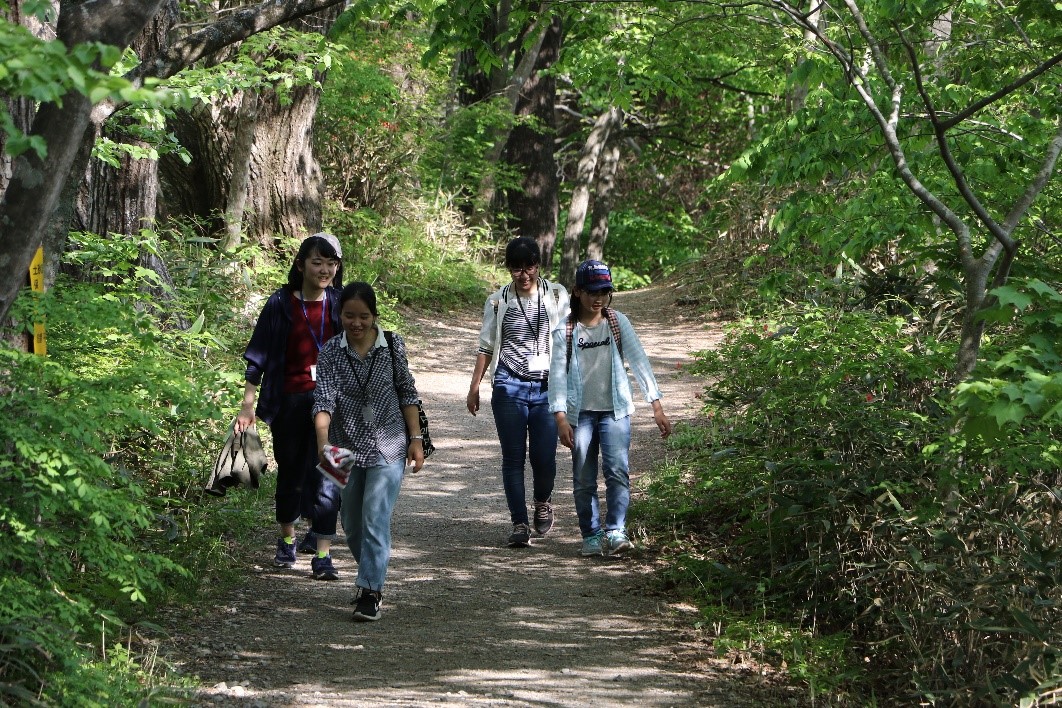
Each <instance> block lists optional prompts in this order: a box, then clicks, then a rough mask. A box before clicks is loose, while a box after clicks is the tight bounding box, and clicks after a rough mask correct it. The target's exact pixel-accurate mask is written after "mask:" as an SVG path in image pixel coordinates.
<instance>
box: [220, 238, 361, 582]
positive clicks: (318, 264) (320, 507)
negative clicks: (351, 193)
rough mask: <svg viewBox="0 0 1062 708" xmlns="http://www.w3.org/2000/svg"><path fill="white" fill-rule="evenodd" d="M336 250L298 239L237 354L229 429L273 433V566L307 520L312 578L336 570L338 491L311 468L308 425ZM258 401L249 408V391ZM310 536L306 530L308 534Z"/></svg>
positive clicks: (335, 321)
mask: <svg viewBox="0 0 1062 708" xmlns="http://www.w3.org/2000/svg"><path fill="white" fill-rule="evenodd" d="M342 258H343V250H342V248H341V246H340V244H339V240H338V239H337V238H336V237H335V236H333V235H332V234H329V233H317V234H314V235H313V236H310V237H309V238H307V239H305V240H304V241H303V242H302V245H301V246H300V247H299V252H298V253H297V254H296V256H295V261H294V262H293V263H292V265H291V269H290V271H289V272H288V282H287V283H286V284H285V285H284V286H283V287H281V288H280V289H278V290H277V291H276V292H274V293H273V294H272V295H270V297H269V299H268V300H267V301H266V304H265V306H264V307H263V308H262V313H261V314H260V315H259V316H258V321H257V323H256V324H255V327H254V333H253V334H252V335H251V341H250V343H249V344H248V345H247V349H246V351H245V352H244V355H243V358H244V359H246V360H247V371H246V373H245V375H244V378H245V379H246V384H245V386H244V393H243V404H242V406H241V407H240V413H239V415H238V416H237V418H236V432H237V433H239V432H242V431H243V429H244V428H247V427H249V426H251V425H254V421H255V417H256V416H257V417H258V418H261V419H262V420H264V421H265V422H266V423H267V424H268V425H269V429H270V430H271V431H272V433H273V456H274V457H275V458H276V462H277V490H276V520H277V523H278V524H279V525H280V537H279V538H278V539H277V552H276V556H275V557H274V559H273V565H275V566H277V567H281V568H292V567H294V566H295V563H296V545H295V523H296V522H297V521H298V520H299V519H300V518H303V517H305V518H307V519H308V520H309V521H310V522H311V529H310V533H309V534H307V536H310V538H309V539H304V541H306V540H309V542H310V543H309V548H308V549H307V550H310V551H312V552H314V556H313V559H312V561H311V563H310V567H311V572H312V573H313V577H314V578H315V579H317V580H336V579H338V577H339V575H338V573H337V572H336V569H335V566H334V565H333V564H332V558H331V555H330V550H331V545H332V539H333V538H335V535H336V523H337V519H338V517H339V504H340V501H339V500H340V490H339V487H337V486H336V485H335V484H333V483H332V482H331V481H330V480H327V479H325V478H324V477H323V476H322V475H321V473H320V472H318V471H317V462H318V455H317V451H318V449H317V435H316V432H315V431H314V427H313V417H312V416H311V410H312V409H313V392H314V388H315V387H316V382H317V354H318V352H320V350H321V347H323V346H324V343H325V342H327V341H328V340H329V339H331V338H332V337H333V336H335V335H336V334H338V333H340V332H341V331H342V328H341V325H340V319H339V289H340V288H342V285H343V261H342ZM259 386H261V394H260V395H258V405H257V406H255V394H256V393H257V392H258V388H259ZM311 534H312V536H311Z"/></svg>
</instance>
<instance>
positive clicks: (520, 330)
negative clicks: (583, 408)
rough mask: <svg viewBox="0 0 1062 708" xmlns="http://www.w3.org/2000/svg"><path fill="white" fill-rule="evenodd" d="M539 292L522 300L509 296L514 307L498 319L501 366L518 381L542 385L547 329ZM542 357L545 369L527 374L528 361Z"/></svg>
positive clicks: (547, 367)
mask: <svg viewBox="0 0 1062 708" xmlns="http://www.w3.org/2000/svg"><path fill="white" fill-rule="evenodd" d="M542 292H543V289H542V288H539V289H538V291H537V292H536V293H535V294H534V295H532V296H530V297H528V298H522V297H520V296H519V295H517V294H516V293H515V292H514V293H513V299H514V300H515V301H516V302H515V305H516V306H515V307H512V306H510V307H509V308H508V309H506V310H505V315H504V317H503V319H502V344H501V363H502V364H503V365H504V366H505V367H506V368H507V369H509V371H511V372H513V373H514V374H516V375H517V376H518V377H519V378H522V379H532V380H534V381H544V380H546V379H548V378H549V347H550V327H549V318H548V317H547V315H546V306H545V303H544V302H543V301H542ZM535 355H543V356H544V357H545V359H544V363H545V366H546V368H545V369H544V370H541V371H531V369H530V367H529V366H528V364H529V361H530V359H531V357H533V356H535Z"/></svg>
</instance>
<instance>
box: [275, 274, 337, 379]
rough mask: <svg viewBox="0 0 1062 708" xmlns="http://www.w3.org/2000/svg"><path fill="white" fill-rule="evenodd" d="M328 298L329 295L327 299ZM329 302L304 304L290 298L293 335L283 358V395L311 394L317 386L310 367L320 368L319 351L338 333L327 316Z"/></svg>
mask: <svg viewBox="0 0 1062 708" xmlns="http://www.w3.org/2000/svg"><path fill="white" fill-rule="evenodd" d="M326 298H327V296H326ZM326 304H328V300H327V299H325V300H318V301H316V302H303V301H302V300H300V299H299V297H298V296H297V295H295V294H294V293H292V295H291V332H289V333H288V348H287V352H286V353H285V355H284V393H304V392H306V391H312V390H313V389H314V386H315V385H316V384H315V382H314V380H313V377H312V376H311V375H310V367H311V366H316V365H317V352H318V351H319V350H320V348H321V347H323V346H324V343H325V342H327V341H328V340H329V339H331V338H332V337H333V336H334V335H335V332H334V331H333V329H332V323H331V322H330V321H329V318H328V317H326V316H325V305H326Z"/></svg>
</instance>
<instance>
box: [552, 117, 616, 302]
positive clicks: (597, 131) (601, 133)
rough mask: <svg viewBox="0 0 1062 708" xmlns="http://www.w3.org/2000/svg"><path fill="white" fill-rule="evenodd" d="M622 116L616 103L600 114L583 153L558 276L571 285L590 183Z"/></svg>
mask: <svg viewBox="0 0 1062 708" xmlns="http://www.w3.org/2000/svg"><path fill="white" fill-rule="evenodd" d="M622 119H623V111H621V110H620V109H619V108H616V107H615V106H613V107H612V108H610V109H608V110H607V111H605V112H604V113H602V114H601V115H600V116H598V117H597V120H596V121H595V122H594V127H593V128H592V129H591V130H590V136H589V137H588V138H587V139H586V144H585V145H583V150H582V153H581V154H580V155H579V164H578V166H577V167H576V170H575V186H574V188H573V189H572V201H571V206H570V207H569V208H568V222H567V224H566V225H565V227H564V252H563V256H562V258H561V272H560V277H559V278H558V280H560V282H561V283H562V284H563V285H564V286H565V287H567V288H568V289H571V287H572V285H573V284H574V283H575V268H576V266H578V265H579V252H580V245H581V244H580V241H581V239H582V235H583V225H584V224H585V223H586V211H587V207H588V206H589V205H590V185H591V184H592V183H593V181H594V171H595V170H596V169H597V162H598V159H599V158H600V157H601V151H602V150H603V149H604V147H605V143H607V142H608V136H609V133H610V132H611V131H612V129H613V128H614V127H615V126H617V125H619V123H620V121H621V120H622Z"/></svg>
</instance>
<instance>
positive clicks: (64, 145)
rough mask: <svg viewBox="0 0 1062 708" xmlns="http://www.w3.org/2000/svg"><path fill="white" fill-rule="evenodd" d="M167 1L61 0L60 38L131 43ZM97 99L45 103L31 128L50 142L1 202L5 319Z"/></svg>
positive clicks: (0, 303) (29, 159)
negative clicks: (100, 0)
mask: <svg viewBox="0 0 1062 708" xmlns="http://www.w3.org/2000/svg"><path fill="white" fill-rule="evenodd" d="M161 2H162V0H141V1H140V2H136V3H120V2H112V3H90V2H73V1H69V2H62V3H60V10H59V21H58V24H57V38H58V39H60V40H61V41H62V42H63V44H65V45H66V46H67V47H73V46H74V45H77V44H82V43H85V42H91V41H98V42H102V43H104V44H110V45H113V46H116V47H128V46H129V44H130V42H132V40H133V38H134V37H135V36H136V35H137V34H139V33H140V31H141V30H142V29H143V28H144V26H145V25H147V23H148V21H149V20H150V19H151V17H152V16H154V14H155V11H156V10H157V9H158V7H159V5H160V3H161ZM91 109H92V104H91V102H90V101H89V99H88V98H87V97H86V96H84V95H83V94H81V93H78V92H77V91H71V92H70V93H68V94H66V95H65V96H64V97H63V99H62V101H61V102H57V103H46V104H43V105H42V106H41V107H40V109H39V110H38V111H37V115H36V117H35V119H34V121H33V129H32V130H31V133H32V134H33V135H36V136H38V137H40V138H42V139H43V140H44V142H45V144H47V146H48V154H47V156H46V157H44V158H43V159H42V158H40V157H38V156H37V154H36V153H34V152H32V151H30V152H27V153H24V154H22V155H20V156H19V157H18V158H17V159H16V160H15V163H14V170H13V173H12V176H11V181H10V183H9V184H8V187H7V190H6V191H5V192H4V196H3V201H2V202H0V274H2V275H3V276H4V277H2V278H0V321H3V320H4V318H6V316H7V312H8V310H9V309H10V308H11V304H12V303H13V302H14V300H15V298H16V297H17V296H18V291H19V289H20V288H21V287H22V283H23V278H22V274H23V273H25V272H26V270H27V268H29V264H30V261H31V260H32V259H33V255H34V253H36V251H37V248H38V246H40V245H41V243H42V241H43V238H44V230H45V227H46V226H47V224H48V222H49V220H50V219H51V217H52V214H53V212H54V211H55V208H56V206H57V205H58V202H59V198H60V195H61V194H62V192H63V186H64V185H65V183H66V180H67V178H68V177H69V175H70V171H71V167H72V166H73V162H74V158H75V157H76V155H77V153H78V149H79V148H80V146H81V141H82V139H83V137H84V135H85V129H86V128H87V127H88V124H89V112H90V111H91Z"/></svg>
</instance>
